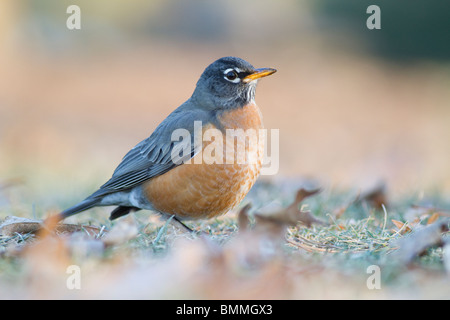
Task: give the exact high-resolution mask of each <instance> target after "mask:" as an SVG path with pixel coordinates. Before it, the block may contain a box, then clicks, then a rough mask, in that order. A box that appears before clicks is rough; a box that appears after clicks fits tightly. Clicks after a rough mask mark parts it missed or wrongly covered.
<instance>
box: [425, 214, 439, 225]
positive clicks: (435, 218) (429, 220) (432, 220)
mask: <svg viewBox="0 0 450 320" xmlns="http://www.w3.org/2000/svg"><path fill="white" fill-rule="evenodd" d="M437 219H439V212H435V213H433V214H432V215H431V216H430V217H429V218H428V220H427V224H432V223H434V222H436V220H437Z"/></svg>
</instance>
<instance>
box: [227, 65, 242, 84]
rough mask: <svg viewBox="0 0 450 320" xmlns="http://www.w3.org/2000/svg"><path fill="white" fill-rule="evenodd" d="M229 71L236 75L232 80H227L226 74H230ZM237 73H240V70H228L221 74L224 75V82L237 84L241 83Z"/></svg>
mask: <svg viewBox="0 0 450 320" xmlns="http://www.w3.org/2000/svg"><path fill="white" fill-rule="evenodd" d="M231 71H233V73H234V74H235V75H236V77H235V78H232V79H230V78H228V76H227V74H228V73H229V72H231ZM239 71H241V70H239V69H237V68H236V69H233V68H228V69H227V70H225V71H224V72H223V74H224V76H223V78H224V79H225V80H227V81H230V82H233V83H239V82H240V81H241V79H240V78H239V76H238V73H239Z"/></svg>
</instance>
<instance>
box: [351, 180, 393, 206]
mask: <svg viewBox="0 0 450 320" xmlns="http://www.w3.org/2000/svg"><path fill="white" fill-rule="evenodd" d="M356 202H366V203H368V204H369V205H370V206H372V207H373V208H375V209H379V210H382V209H383V206H385V207H387V206H388V199H387V195H386V185H385V184H384V183H382V184H379V185H378V186H376V187H374V188H373V189H371V190H369V191H366V192H364V193H363V194H361V195H360V196H359V199H358V200H357V201H356Z"/></svg>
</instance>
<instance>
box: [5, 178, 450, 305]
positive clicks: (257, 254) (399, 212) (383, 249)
mask: <svg viewBox="0 0 450 320" xmlns="http://www.w3.org/2000/svg"><path fill="white" fill-rule="evenodd" d="M280 190H281V188H279V186H277V185H272V184H259V185H257V186H256V187H255V188H254V190H252V192H251V193H250V194H249V195H248V197H247V198H246V201H247V202H252V203H253V204H256V205H254V207H256V208H259V207H261V206H264V205H266V204H267V203H268V202H270V201H271V200H273V199H276V200H278V201H279V202H280V203H281V204H282V205H283V206H287V205H288V204H289V203H290V201H291V200H292V195H293V194H294V193H293V192H285V191H284V192H281V191H280ZM267 194H272V195H274V196H273V199H270V198H268V197H267ZM432 199H433V205H434V206H435V207H440V208H447V207H448V203H447V202H446V201H447V200H446V199H445V198H444V197H439V195H433V198H432ZM418 203H419V204H420V202H419V201H418V199H412V198H410V197H409V198H408V199H399V200H397V201H396V202H391V203H389V206H388V207H385V206H383V207H382V208H381V209H376V208H374V207H372V206H371V205H370V204H368V203H366V202H361V201H355V195H354V194H353V193H352V192H351V191H332V190H328V191H323V192H322V193H321V194H319V195H315V196H312V197H310V198H307V199H305V200H304V204H303V206H302V207H303V209H306V208H307V209H309V210H310V211H311V212H312V213H313V214H314V215H315V216H317V217H319V218H321V219H323V220H324V221H327V222H328V224H327V225H326V226H322V225H312V226H311V227H305V226H303V225H296V226H290V227H288V228H286V232H285V234H284V239H283V238H282V237H280V236H279V235H277V234H276V233H274V234H273V235H270V232H266V233H263V234H261V233H258V232H257V230H258V223H257V222H255V219H254V218H253V216H252V215H250V221H251V228H250V230H249V237H248V235H245V234H244V233H243V232H240V231H239V226H238V222H237V221H238V219H237V212H238V211H234V212H231V213H229V214H227V215H225V216H222V217H218V218H215V219H211V220H207V221H195V222H188V223H187V224H188V226H189V227H191V228H192V229H193V230H194V231H198V232H203V233H205V234H206V236H202V235H199V234H187V233H185V232H182V231H180V230H179V229H177V228H175V227H173V226H172V225H171V224H170V223H169V222H163V221H159V220H158V219H156V218H155V217H154V216H152V215H149V214H148V213H147V212H139V213H136V214H135V215H134V216H133V217H131V218H127V219H128V220H121V219H119V220H117V221H114V222H109V221H108V220H106V218H105V214H104V212H103V211H104V210H103V209H99V210H93V213H85V214H84V216H83V217H80V219H83V220H84V221H87V220H88V221H90V222H91V224H92V225H94V226H100V227H101V231H100V233H99V234H98V235H96V236H93V235H92V234H88V233H82V232H81V235H79V236H78V237H75V236H71V235H69V236H67V235H66V237H64V246H66V247H68V248H70V250H69V251H68V252H69V253H68V256H67V254H66V253H64V254H62V253H61V252H58V250H59V249H58V250H57V251H56V252H57V253H56V254H55V253H54V251H52V252H51V253H50V252H45V250H47V247H44V249H43V248H42V247H39V248H40V249H36V250H41V251H42V257H40V255H41V253H39V252H38V255H37V257H36V256H35V255H30V251H32V250H24V249H26V248H27V247H30V246H31V248H32V249H33V246H34V245H35V248H38V246H39V242H40V241H43V240H39V241H37V240H36V237H35V236H34V235H32V234H14V235H11V236H0V284H3V286H4V287H6V288H7V287H8V286H13V287H15V288H16V290H15V292H16V293H15V294H16V295H17V296H18V297H24V296H25V297H27V295H28V293H26V292H33V290H30V286H31V287H33V286H34V285H35V284H34V282H33V281H31V282H30V283H28V282H27V281H26V280H24V279H33V277H35V276H36V275H39V276H40V277H42V275H41V274H42V273H43V270H41V271H40V272H37V273H36V274H35V273H34V271H33V270H30V267H29V266H30V264H31V265H33V266H34V265H35V264H34V263H33V262H32V261H30V259H38V260H39V259H44V260H50V261H51V260H52V259H55V260H58V261H59V260H63V261H66V260H69V261H71V262H70V263H75V264H79V265H81V266H86V265H87V266H88V267H86V268H91V266H92V265H94V266H96V267H95V268H94V269H93V270H95V271H93V270H91V271H89V272H88V274H89V275H90V276H92V277H94V279H97V278H98V277H99V273H100V274H101V273H103V271H101V270H110V269H114V268H117V269H118V270H119V271H117V270H116V271H114V272H113V273H114V274H115V275H114V276H113V277H112V278H109V280H107V281H106V280H103V281H106V282H103V283H102V285H106V284H107V283H109V281H111V283H115V285H116V286H119V287H120V286H121V285H123V284H122V283H121V282H120V279H121V277H122V273H123V274H124V275H128V276H131V275H135V276H136V277H140V279H141V281H143V282H146V281H151V282H154V281H157V280H158V281H160V282H161V281H162V283H160V284H159V285H160V287H159V289H158V290H163V291H164V290H166V289H167V283H164V281H169V282H171V281H172V280H173V281H175V282H176V283H177V281H178V282H179V283H184V282H188V283H190V285H191V289H190V290H187V291H188V292H185V291H186V290H182V292H181V293H180V292H179V291H178V290H179V289H176V288H172V287H171V286H169V289H167V290H168V291H164V292H165V293H164V294H162V293H161V294H159V293H160V291H157V293H155V292H153V291H152V292H151V294H150V293H149V292H147V291H145V292H144V293H143V297H148V296H149V294H150V297H152V295H153V297H156V298H161V297H164V298H170V297H181V298H183V297H187V296H190V295H191V294H194V293H195V294H194V297H197V298H205V297H211V296H212V297H219V298H234V297H241V298H242V297H243V298H254V297H262V298H285V297H287V298H303V297H305V298H321V296H320V294H319V293H317V292H321V290H325V289H322V287H323V288H331V289H327V290H332V292H335V293H334V295H332V297H336V298H342V297H344V298H353V297H355V295H357V296H358V297H363V298H364V297H372V295H373V292H369V291H367V288H365V286H364V284H365V279H366V278H367V276H368V274H367V272H366V270H367V268H368V266H370V265H378V266H380V267H381V268H382V276H381V279H382V282H383V288H384V291H382V295H379V296H376V297H382V298H385V297H391V296H394V297H426V298H428V297H436V296H437V297H438V298H442V297H445V298H448V297H449V296H448V295H447V294H449V292H448V290H446V289H445V287H442V285H441V284H439V283H441V282H439V281H442V279H446V278H447V275H446V267H445V265H444V262H443V260H444V258H443V255H444V250H443V248H442V247H440V246H431V247H429V248H428V249H427V250H426V252H425V254H424V255H422V256H417V258H416V259H415V260H414V261H413V263H412V264H404V263H399V262H398V261H397V262H396V261H394V260H392V253H394V252H395V251H396V250H397V240H399V239H402V238H404V237H405V235H404V234H403V231H405V230H402V229H399V228H397V227H396V226H395V225H394V224H393V223H392V222H391V220H392V219H394V220H397V221H407V217H408V214H409V213H408V210H409V208H411V205H412V204H418ZM258 210H259V209H256V210H255V211H258ZM253 213H254V212H253ZM30 218H31V216H30ZM428 218H429V214H428V215H422V216H421V217H420V219H421V220H420V222H419V223H417V224H416V225H415V227H413V228H412V229H413V231H414V228H420V227H424V226H426V224H427V219H428ZM126 223H129V224H130V225H134V226H136V227H137V232H136V233H135V234H132V236H127V235H126V234H127V232H124V234H125V236H123V239H122V240H120V241H118V242H116V243H113V244H112V245H107V246H106V245H104V244H103V242H102V239H104V237H105V236H107V234H108V232H110V231H111V232H112V230H113V229H114V228H117V227H119V226H122V227H123V225H124V224H126ZM411 226H412V224H411ZM125 229H126V228H125ZM252 232H253V233H252ZM266 236H271V237H272V238H270V237H269V243H268V242H267V239H266V238H265V237H266ZM246 237H247V238H246ZM278 238H279V239H278ZM205 239H207V240H205ZM270 239H272V240H273V239H275V241H274V242H273V243H272V244H271V243H270V241H272V240H270ZM278 240H279V241H280V243H278ZM253 242H255V243H256V244H255V243H253ZM50 247H51V246H50ZM269 247H270V248H272V247H273V248H275V249H274V250H272V251H270V250H269V251H267V250H266V249H267V248H269ZM74 248H75V249H76V250H73V249H74ZM180 248H181V249H180ZM33 250H34V249H33ZM80 252H81V253H80ZM267 252H269V253H267ZM205 257H206V258H205ZM204 259H206V260H204ZM255 259H256V260H255ZM243 261H245V263H244V262H243ZM248 261H250V262H251V263H250V264H249V262H248ZM255 261H256V262H255ZM65 263H66V262H65ZM67 263H68V262H67ZM55 264H58V262H57V261H56V262H55ZM130 265H131V266H132V267H130ZM142 265H144V266H147V267H146V268H148V269H150V270H152V271H151V276H150V275H148V274H147V273H145V275H141V276H139V275H140V272H142V270H141V266H142ZM179 265H182V266H188V267H184V268H185V269H186V268H188V270H187V271H186V270H185V269H182V270H185V271H183V272H181V274H179V275H177V276H173V275H171V272H173V271H170V270H178V268H179ZM217 270H222V271H220V276H219V278H222V277H223V278H225V279H227V281H226V283H222V284H219V285H217V288H216V287H214V286H213V287H211V284H205V283H209V282H210V281H209V280H210V277H212V276H214V277H216V276H215V273H216V272H218V271H217ZM274 270H275V271H274ZM305 270H306V271H305ZM105 272H106V273H107V272H108V271H105ZM266 273H268V274H266ZM330 274H333V275H334V276H332V277H331V276H330ZM287 275H289V277H292V283H293V284H290V285H289V286H288V287H290V286H293V288H294V289H292V288H291V289H290V290H287V289H286V288H285V287H284V285H285V284H284V282H283V281H286V280H283V279H285V277H286V276H287ZM311 275H313V276H312V277H313V279H315V281H311V280H310V279H311ZM259 276H261V277H264V279H265V280H264V281H273V282H274V283H276V284H279V285H280V288H281V289H280V288H279V289H277V290H278V291H277V290H275V289H274V290H273V291H270V290H269V291H264V290H265V289H261V288H259V286H261V285H260V284H259V283H257V279H258V277H259ZM329 277H331V278H329ZM172 278H174V279H175V280H174V279H172ZM112 279H115V280H112ZM164 279H165V280H164ZM180 279H181V280H180ZM193 279H194V280H193ZM239 279H240V280H239ZM424 279H425V280H424ZM237 280H239V281H237ZM117 281H118V282H119V284H118V283H116V282H117ZM215 281H217V280H215ZM310 281H311V282H310ZM422 281H425V283H428V284H429V285H425V288H424V289H423V290H422V289H421V290H419V291H418V292H416V293H415V294H414V295H412V294H411V292H410V289H411V288H412V287H414V288H416V287H417V286H418V283H419V282H422ZM138 282H140V281H138ZM281 284H283V286H281ZM136 285H137V284H136ZM243 285H247V286H248V288H247V289H245V290H244V291H243V289H242V288H241V286H243ZM106 286H107V285H106ZM155 286H156V287H157V288H158V285H155ZM304 286H307V287H308V288H310V289H311V290H312V291H311V292H316V293H315V294H316V295H314V294H312V293H311V295H309V294H306V293H305V292H303V291H301V290H300V289H299V288H302V287H304ZM255 287H256V288H259V289H258V290H260V291H258V290H256V289H254V288H255ZM338 287H339V288H340V287H344V288H345V290H344V293H343V295H342V296H340V295H339V294H338V292H339V290H340V289H339V290H338ZM318 288H319V289H318ZM361 288H363V289H361ZM364 288H365V289H364ZM433 288H434V289H433ZM31 289H33V288H31ZM54 289H55V288H52V286H51V285H49V286H48V289H47V290H48V291H49V292H48V295H49V296H50V297H52V296H53V294H55V292H59V291H58V290H56V291H55V292H53V291H52V290H54ZM313 289H314V290H317V291H314V290H313ZM123 290H124V292H127V290H131V289H130V288H128V287H126V288H124V289H123ZM133 290H134V289H133ZM155 290H156V289H155ZM255 290H256V291H255ZM2 291H3V292H2ZM158 292H159V293H158ZM211 292H213V293H211ZM255 292H258V294H255ZM261 292H262V293H261ZM361 292H362V293H361ZM9 294H10V293H8V292H7V291H4V290H0V296H1V297H5V296H6V297H8V296H9ZM361 294H362V295H361ZM360 295H361V296H360ZM119 296H120V295H119ZM77 297H79V296H75V298H77ZM81 297H82V298H86V297H87V298H89V294H86V292H84V295H81ZM106 297H108V295H106Z"/></svg>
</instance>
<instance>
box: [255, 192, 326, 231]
mask: <svg viewBox="0 0 450 320" xmlns="http://www.w3.org/2000/svg"><path fill="white" fill-rule="evenodd" d="M319 191H320V189H314V190H305V189H303V188H302V189H300V190H298V191H297V194H296V197H295V200H294V202H293V203H292V204H291V205H290V206H288V207H287V208H285V209H281V210H279V211H274V212H263V213H255V218H256V219H257V220H260V221H265V222H269V223H273V224H278V225H283V226H294V225H296V224H297V223H303V224H305V225H306V226H307V227H310V226H311V225H312V224H321V225H326V224H327V223H326V222H325V221H323V220H321V219H319V218H316V217H315V216H314V215H313V214H312V213H311V212H309V211H301V210H300V209H299V206H300V204H301V202H302V201H303V200H304V199H305V198H307V197H309V196H312V195H314V194H317V193H318V192H319Z"/></svg>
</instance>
